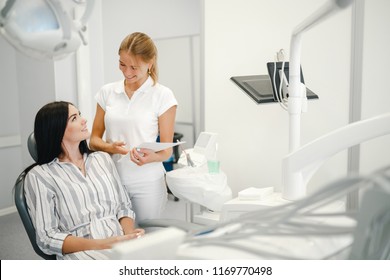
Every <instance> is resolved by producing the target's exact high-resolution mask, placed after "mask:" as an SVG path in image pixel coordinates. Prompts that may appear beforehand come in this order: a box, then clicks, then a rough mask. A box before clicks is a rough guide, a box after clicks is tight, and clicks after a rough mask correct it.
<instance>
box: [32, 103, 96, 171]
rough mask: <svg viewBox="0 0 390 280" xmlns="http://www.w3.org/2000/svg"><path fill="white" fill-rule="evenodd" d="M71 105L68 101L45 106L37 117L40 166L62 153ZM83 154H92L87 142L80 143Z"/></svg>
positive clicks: (35, 128)
mask: <svg viewBox="0 0 390 280" xmlns="http://www.w3.org/2000/svg"><path fill="white" fill-rule="evenodd" d="M69 105H73V104H72V103H70V102H66V101H55V102H51V103H48V104H46V105H45V106H43V107H42V108H41V109H40V110H39V111H38V113H37V114H36V116H35V123H34V136H35V141H36V143H37V154H38V161H37V163H38V164H39V165H42V164H45V163H49V162H51V161H52V160H53V159H55V158H56V157H58V156H59V155H60V154H61V153H62V152H63V151H62V146H61V143H62V138H63V137H64V134H65V129H66V125H67V123H68V114H69ZM79 150H80V152H81V154H84V153H90V152H91V151H90V150H89V148H88V144H87V141H86V140H83V141H81V142H80V145H79Z"/></svg>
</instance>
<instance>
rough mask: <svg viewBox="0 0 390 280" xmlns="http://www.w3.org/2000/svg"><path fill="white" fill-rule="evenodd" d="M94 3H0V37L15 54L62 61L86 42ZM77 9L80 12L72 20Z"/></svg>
mask: <svg viewBox="0 0 390 280" xmlns="http://www.w3.org/2000/svg"><path fill="white" fill-rule="evenodd" d="M93 5H94V0H62V1H60V0H28V1H22V0H6V1H0V34H1V35H2V36H3V37H4V38H5V39H6V40H7V41H8V42H9V43H10V44H11V45H12V46H14V47H15V48H16V49H17V50H18V51H20V52H21V53H24V54H25V55H27V56H30V57H33V58H38V59H62V58H64V57H66V56H67V55H69V54H70V53H73V52H75V51H76V50H77V49H78V48H79V46H80V45H81V43H82V44H84V45H86V44H87V42H86V40H85V38H84V33H85V31H86V23H87V21H88V19H89V17H90V15H91V13H92V10H93ZM78 9H83V10H84V12H83V13H82V16H81V17H80V18H75V16H74V15H75V14H79V13H78Z"/></svg>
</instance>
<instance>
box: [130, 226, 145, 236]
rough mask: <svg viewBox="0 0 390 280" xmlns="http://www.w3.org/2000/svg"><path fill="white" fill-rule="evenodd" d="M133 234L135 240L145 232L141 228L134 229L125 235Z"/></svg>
mask: <svg viewBox="0 0 390 280" xmlns="http://www.w3.org/2000/svg"><path fill="white" fill-rule="evenodd" d="M134 234H135V236H136V237H135V238H140V237H141V236H143V235H144V234H145V230H144V229H143V228H136V229H134V230H133V231H131V232H129V233H126V234H125V235H134Z"/></svg>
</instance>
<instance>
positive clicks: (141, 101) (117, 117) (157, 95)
mask: <svg viewBox="0 0 390 280" xmlns="http://www.w3.org/2000/svg"><path fill="white" fill-rule="evenodd" d="M95 99H96V101H97V102H98V104H99V105H100V106H101V107H102V109H103V110H104V111H105V117H104V123H105V127H106V131H105V140H106V141H107V142H108V143H112V142H115V141H124V142H126V147H127V148H129V149H132V148H134V147H137V146H138V145H140V144H141V143H143V142H155V141H156V139H157V136H158V118H159V117H160V116H161V115H162V114H163V113H165V112H166V111H167V110H168V109H169V108H171V107H172V106H175V105H177V100H176V98H175V96H174V95H173V93H172V91H171V90H170V89H169V88H167V87H165V86H163V85H161V84H158V83H156V84H155V85H154V86H153V80H152V78H150V77H149V78H148V79H147V80H146V81H145V83H144V84H143V85H142V86H141V87H140V88H139V89H138V90H137V91H136V92H134V94H133V96H132V97H131V99H129V98H128V96H127V95H126V93H125V89H124V80H121V81H118V82H114V83H109V84H106V85H104V86H103V87H102V88H101V89H100V91H99V92H98V93H97V94H96V96H95ZM126 157H127V158H125V159H124V158H123V156H122V155H119V154H115V155H112V158H113V160H114V162H115V165H116V167H117V169H118V173H119V175H120V177H121V180H122V183H123V184H124V185H130V184H132V183H139V182H147V181H155V180H158V179H160V178H161V177H162V176H163V175H164V172H165V170H164V166H163V164H162V162H153V163H149V164H145V165H143V166H138V165H136V164H135V163H133V162H132V161H131V160H130V156H129V155H126Z"/></svg>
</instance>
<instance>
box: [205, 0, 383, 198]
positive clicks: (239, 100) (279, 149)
mask: <svg viewBox="0 0 390 280" xmlns="http://www.w3.org/2000/svg"><path fill="white" fill-rule="evenodd" d="M324 2H325V1H323V0H315V1H313V0H296V1H266V0H243V1H234V0H214V1H203V7H204V8H203V12H204V55H205V61H204V63H205V66H204V90H205V126H206V130H208V131H213V132H217V133H219V136H220V137H219V143H220V146H219V157H220V160H221V167H222V169H223V170H224V171H225V172H226V173H227V176H228V183H229V185H230V186H231V187H232V189H233V191H234V192H235V193H236V192H238V191H239V190H242V189H244V188H247V187H268V186H275V187H277V188H280V186H281V160H282V157H283V156H284V155H285V154H286V153H287V151H288V116H287V112H285V111H283V110H282V109H281V108H280V107H279V106H278V105H277V104H271V105H255V103H254V102H253V101H252V100H250V99H249V98H248V97H247V96H246V95H245V94H244V93H243V92H241V90H240V89H239V88H238V87H236V86H235V85H234V84H233V83H232V82H231V81H230V80H229V79H230V77H232V76H243V75H259V74H267V71H266V63H267V62H270V61H273V60H274V54H275V53H276V51H278V50H279V49H281V48H283V49H285V51H286V53H287V54H288V53H289V48H290V45H289V43H290V36H291V33H292V30H293V28H294V27H295V26H297V25H298V24H299V23H300V22H301V21H303V19H305V18H306V17H307V16H308V15H310V14H311V13H312V12H313V11H315V10H316V9H317V8H318V7H320V6H321V5H322V4H323V3H324ZM367 2H370V3H369V4H367V17H368V19H367V26H366V32H367V33H369V34H367V40H368V39H369V42H367V44H365V47H366V49H365V60H364V62H365V64H364V65H365V67H369V66H370V69H368V68H365V71H364V90H365V91H364V98H363V104H364V106H363V112H364V117H368V116H372V115H375V114H376V113H377V111H388V110H389V109H388V108H384V107H386V105H384V104H390V103H389V102H387V103H386V102H383V101H384V100H388V98H389V97H388V96H389V92H388V88H386V89H384V87H383V86H382V87H380V88H381V89H384V90H379V89H378V87H379V86H377V90H376V91H375V96H376V98H371V97H370V100H369V101H368V100H367V99H368V98H367V95H368V92H367V87H368V85H369V87H372V85H373V84H374V85H375V84H376V83H377V82H379V81H384V80H386V77H385V76H384V75H386V74H385V73H388V71H387V69H386V65H387V64H388V62H389V59H388V54H387V52H386V49H388V47H389V45H390V44H389V39H388V35H384V33H385V32H386V31H385V30H386V29H385V26H389V19H388V17H385V16H384V13H385V11H388V10H389V9H388V5H389V4H388V2H386V1H379V0H377V1H367ZM281 5H283V8H281ZM351 15H352V9H351V8H349V9H346V10H343V11H341V12H339V13H338V14H336V15H334V16H333V17H331V18H329V19H327V20H326V21H324V22H323V23H321V24H320V25H318V26H316V27H314V28H313V29H311V30H309V31H307V32H306V33H305V34H304V36H303V40H302V57H301V63H302V68H303V74H304V77H305V82H306V85H307V87H308V88H310V89H311V90H313V91H314V92H315V93H316V94H318V95H319V97H320V99H319V100H317V101H309V107H308V108H309V111H308V112H307V113H305V114H304V115H303V116H302V128H301V142H302V144H304V143H307V142H308V141H310V140H313V139H315V138H316V137H318V136H320V135H322V134H325V133H327V132H330V131H331V130H334V129H336V128H339V127H341V126H343V125H346V124H347V123H348V114H349V111H348V110H349V94H350V93H349V88H350V57H351V21H352V18H351ZM378 16H379V17H380V19H377V17H378ZM374 19H375V21H377V22H373V21H374ZM380 21H382V22H380ZM379 30H382V32H380V31H379ZM373 33H375V34H378V35H374V34H373ZM383 35H384V36H383ZM380 36H383V37H381V38H377V37H380ZM374 39H376V40H378V39H379V40H380V42H381V43H379V44H377V43H376V42H377V41H374ZM372 51H374V52H375V53H377V54H378V55H379V54H385V55H384V56H386V57H382V59H385V60H386V59H387V60H386V61H387V63H386V62H385V63H381V62H380V59H379V58H378V57H375V56H371V55H372V53H371V52H372ZM370 63H371V65H370ZM378 67H379V69H381V70H380V71H379V73H380V75H381V77H382V79H378V80H377V81H376V78H375V77H372V76H371V75H369V74H368V73H372V71H373V69H375V68H376V69H378ZM386 95H387V96H386ZM383 98H385V99H383ZM221 107H222V108H224V109H222V110H221ZM387 107H388V106H387ZM378 142H380V145H378V146H377V147H375V149H376V150H377V151H378V153H377V156H376V155H375V156H374V155H373V154H371V152H372V149H371V147H370V148H369V147H367V151H365V149H366V147H365V146H364V149H363V155H362V160H363V161H364V164H362V165H363V169H371V168H373V167H374V165H375V166H376V165H379V166H380V165H381V164H382V163H387V164H388V161H389V160H388V159H389V157H388V156H384V155H380V153H381V151H384V150H385V153H386V154H387V155H388V149H389V148H388V145H386V144H385V142H387V143H388V138H387V140H381V141H380V140H378ZM378 142H376V143H378ZM378 144H379V143H378ZM372 145H373V146H376V144H372ZM367 146H368V145H367ZM368 150H369V151H368ZM379 157H380V158H381V159H378V158H379ZM376 163H377V164H376ZM346 172H347V152H342V153H339V154H338V155H336V156H335V157H333V158H332V159H331V160H329V161H328V162H327V163H326V164H325V165H324V166H323V167H322V168H321V169H320V170H319V171H318V172H317V174H316V175H315V176H314V177H313V179H312V181H311V182H310V184H309V186H311V189H313V186H321V185H322V184H324V183H325V182H329V181H331V180H334V179H336V178H338V177H340V176H345V175H346Z"/></svg>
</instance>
